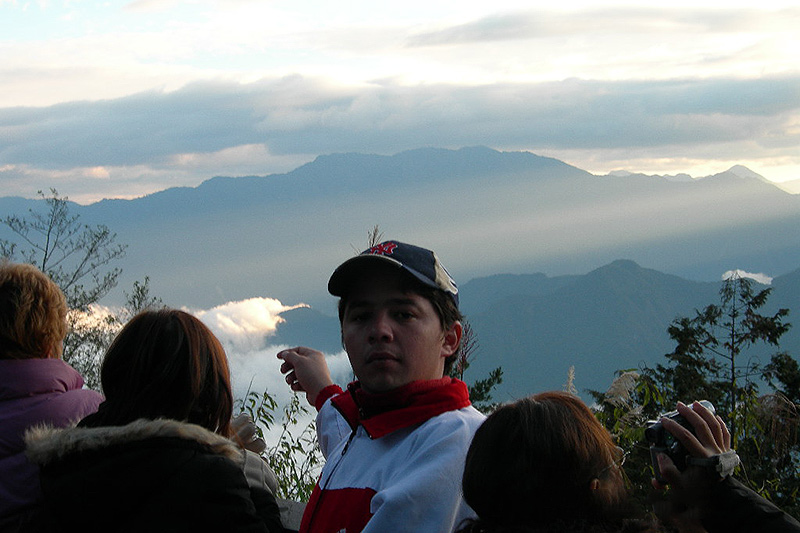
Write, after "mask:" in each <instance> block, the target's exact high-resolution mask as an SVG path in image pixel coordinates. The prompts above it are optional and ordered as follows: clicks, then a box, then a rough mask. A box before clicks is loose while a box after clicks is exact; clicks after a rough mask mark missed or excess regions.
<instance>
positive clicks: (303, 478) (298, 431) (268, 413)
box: [236, 390, 323, 502]
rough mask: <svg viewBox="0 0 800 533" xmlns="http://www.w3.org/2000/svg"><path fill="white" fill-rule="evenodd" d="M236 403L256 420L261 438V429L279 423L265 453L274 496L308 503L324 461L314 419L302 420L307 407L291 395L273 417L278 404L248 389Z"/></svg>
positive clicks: (270, 396) (307, 412) (264, 394)
mask: <svg viewBox="0 0 800 533" xmlns="http://www.w3.org/2000/svg"><path fill="white" fill-rule="evenodd" d="M236 403H237V408H238V409H239V410H240V412H241V411H243V412H246V413H247V414H249V415H250V417H251V418H252V419H253V421H255V423H256V427H257V430H256V431H257V433H258V436H259V437H260V438H262V439H263V438H264V431H269V430H270V429H272V428H273V427H275V425H276V424H278V426H279V428H280V431H279V434H278V438H277V439H276V440H275V442H274V444H272V445H271V446H269V445H268V446H267V449H266V451H265V452H264V456H265V458H266V460H267V462H268V463H269V465H270V467H271V468H272V470H273V472H275V476H276V477H277V478H278V491H277V492H278V494H277V496H278V497H280V498H284V499H287V500H293V501H300V502H307V501H308V499H309V498H310V497H311V492H312V490H313V489H314V485H315V484H316V481H317V477H318V476H319V472H320V470H321V469H322V464H323V457H322V453H321V452H320V449H319V445H318V442H317V431H316V427H315V425H314V422H313V420H312V421H311V422H309V423H304V422H303V419H304V418H305V417H307V415H308V414H309V409H308V408H307V407H306V406H305V405H303V403H302V402H301V401H300V397H299V396H298V395H297V394H293V395H292V398H291V400H290V401H289V403H288V404H286V405H285V406H284V407H283V409H282V410H281V415H280V419H278V420H276V413H277V412H278V403H277V402H276V400H275V398H274V397H273V396H272V395H271V394H269V391H266V390H265V391H264V392H263V393H260V394H259V393H257V392H255V391H252V392H248V393H247V394H246V395H245V397H244V398H243V399H241V400H237V402H236Z"/></svg>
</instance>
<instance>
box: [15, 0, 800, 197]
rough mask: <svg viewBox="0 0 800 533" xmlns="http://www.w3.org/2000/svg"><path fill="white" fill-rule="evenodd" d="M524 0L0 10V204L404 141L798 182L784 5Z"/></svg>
mask: <svg viewBox="0 0 800 533" xmlns="http://www.w3.org/2000/svg"><path fill="white" fill-rule="evenodd" d="M537 4H542V5H544V3H542V2H530V1H529V0H519V1H517V0H495V1H493V2H485V1H481V2H475V1H471V0H458V1H452V0H440V1H437V2H430V1H426V2H420V1H417V0H406V1H404V2H374V1H369V2H367V1H361V0H353V1H349V2H330V1H328V2H321V1H315V2H308V1H302V0H293V1H291V2H290V1H284V0H273V1H266V0H193V1H182V0H133V1H124V0H102V1H100V0H38V1H37V0H32V1H29V0H0V79H2V80H3V83H2V91H0V195H2V196H10V195H19V196H24V197H34V196H35V194H36V191H37V190H40V189H44V190H46V189H47V188H49V187H55V188H57V189H58V190H59V192H60V193H61V194H62V195H66V196H68V197H70V199H72V200H76V201H79V202H82V203H88V202H91V201H95V200H98V199H100V198H104V197H123V198H130V197H136V196H140V195H143V194H147V193H150V192H154V191H157V190H162V189H165V188H167V187H171V186H196V185H198V184H199V183H201V182H202V181H204V180H206V179H208V178H210V177H213V176H215V175H228V176H240V175H266V174H271V173H276V172H286V171H289V170H291V169H293V168H295V167H297V166H299V165H301V164H303V163H305V162H308V161H310V160H312V159H313V158H314V157H316V156H317V155H321V154H328V153H334V152H368V153H379V154H394V153H397V152H400V151H403V150H406V149H411V148H418V147H421V146H436V147H444V148H458V147H462V146H473V145H485V146H489V147H491V148H495V149H499V150H527V151H532V152H534V153H537V154H539V155H546V156H551V157H556V158H559V159H562V160H564V161H566V162H568V163H571V164H573V165H576V166H578V167H580V168H583V169H585V170H589V171H590V172H594V173H597V174H605V173H608V172H610V171H613V170H617V169H625V170H630V171H638V172H646V173H659V174H676V173H683V172H685V173H689V174H691V175H693V176H695V177H699V176H705V175H709V174H713V173H716V172H721V171H723V170H726V169H728V168H729V167H731V166H733V165H734V164H743V165H745V166H747V167H749V168H750V169H752V170H754V171H755V172H757V173H759V174H761V175H763V176H765V177H766V178H768V179H771V180H774V181H777V182H782V181H787V180H793V179H797V178H800V62H798V60H797V58H798V57H800V32H798V31H797V28H798V27H800V7H798V6H797V2H796V0H762V1H760V2H751V1H742V0H730V1H727V2H725V3H724V6H723V5H721V4H720V3H719V2H717V1H709V0H693V1H682V0H676V1H673V2H669V3H664V2H651V1H637V2H621V1H619V2H616V1H606V2H593V1H589V0H562V1H561V2H557V3H548V4H547V7H535V6H536V5H537ZM532 6H533V7H532Z"/></svg>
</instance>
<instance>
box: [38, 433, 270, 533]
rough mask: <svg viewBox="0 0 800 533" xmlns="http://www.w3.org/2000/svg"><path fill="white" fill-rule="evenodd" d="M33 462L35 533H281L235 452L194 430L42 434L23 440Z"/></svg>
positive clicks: (264, 494) (221, 441) (263, 490)
mask: <svg viewBox="0 0 800 533" xmlns="http://www.w3.org/2000/svg"><path fill="white" fill-rule="evenodd" d="M26 442H27V444H28V449H27V452H26V453H27V454H28V457H29V458H30V459H31V461H33V462H35V463H38V464H40V465H41V484H42V493H43V499H42V504H43V510H42V518H41V520H40V523H39V524H38V525H37V526H38V528H39V529H40V530H42V531H48V532H51V531H81V532H84V533H90V532H94V531H97V532H101V531H102V532H127V531H130V532H136V533H140V532H142V531H148V532H157V531H163V532H167V531H169V532H184V531H185V532H193V533H194V532H197V531H226V532H228V531H229V532H248V533H249V532H253V533H256V532H258V533H264V532H267V531H270V532H271V533H274V532H275V531H280V530H281V528H280V521H279V511H278V507H277V504H276V503H275V498H274V497H273V496H272V495H271V494H270V493H269V491H268V489H266V487H264V488H258V487H254V488H252V489H251V487H249V486H248V481H247V480H246V479H245V475H244V473H243V471H242V463H243V460H244V459H243V454H242V451H241V450H240V449H239V448H238V447H237V446H236V445H235V444H234V443H233V442H231V441H230V440H228V439H226V438H224V437H221V436H219V435H217V434H215V433H212V432H210V431H208V430H206V429H204V428H202V427H200V426H197V425H194V424H187V423H182V422H177V421H174V420H137V421H136V422H133V423H131V424H128V425H126V426H112V427H94V428H84V427H72V428H68V429H51V428H40V429H37V430H35V431H31V432H29V434H28V435H27V437H26Z"/></svg>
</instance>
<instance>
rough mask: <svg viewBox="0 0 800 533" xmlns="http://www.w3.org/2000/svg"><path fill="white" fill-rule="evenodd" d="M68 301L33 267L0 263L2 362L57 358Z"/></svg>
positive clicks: (0, 357)
mask: <svg viewBox="0 0 800 533" xmlns="http://www.w3.org/2000/svg"><path fill="white" fill-rule="evenodd" d="M66 335H67V300H66V298H64V293H63V292H61V289H59V288H58V285H56V284H55V283H53V281H52V280H51V279H50V278H49V277H47V275H45V274H44V273H42V271H41V270H39V269H38V268H36V267H35V266H33V265H28V264H24V263H11V262H9V261H8V260H5V259H4V260H2V261H0V359H32V358H42V359H44V358H48V357H53V358H58V357H61V351H62V349H63V345H62V342H63V341H64V337H66Z"/></svg>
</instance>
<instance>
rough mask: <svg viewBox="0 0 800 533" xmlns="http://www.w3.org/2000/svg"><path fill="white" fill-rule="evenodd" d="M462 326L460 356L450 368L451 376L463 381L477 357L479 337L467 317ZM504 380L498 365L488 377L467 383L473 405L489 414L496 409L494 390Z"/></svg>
mask: <svg viewBox="0 0 800 533" xmlns="http://www.w3.org/2000/svg"><path fill="white" fill-rule="evenodd" d="M462 326H463V332H462V334H461V346H460V347H459V350H458V357H457V358H456V360H455V362H454V364H453V366H452V367H451V368H450V373H449V376H450V377H452V378H458V379H460V380H462V381H463V380H464V372H466V370H467V368H469V365H470V363H471V362H472V360H473V358H474V357H475V356H474V353H475V350H477V349H478V338H477V336H476V335H475V331H474V330H473V329H472V326H471V325H470V323H469V322H468V321H467V320H466V319H465V320H464V323H463V324H462ZM502 382H503V369H502V368H501V367H497V368H495V369H494V370H492V371H491V372H489V376H488V377H486V378H484V379H479V380H477V381H475V383H473V384H472V385H467V387H468V388H469V399H470V401H471V402H472V405H474V406H475V409H477V410H479V411H481V412H482V413H487V414H488V413H490V412H492V411H494V410H495V409H496V408H497V403H496V402H493V401H492V391H493V390H494V389H495V387H497V386H498V385H500V384H501V383H502Z"/></svg>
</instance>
